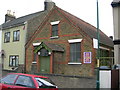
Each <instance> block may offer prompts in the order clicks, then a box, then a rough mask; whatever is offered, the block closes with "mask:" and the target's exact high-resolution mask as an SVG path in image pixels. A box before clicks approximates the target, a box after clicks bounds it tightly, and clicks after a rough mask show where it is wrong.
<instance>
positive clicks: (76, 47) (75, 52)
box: [70, 42, 81, 62]
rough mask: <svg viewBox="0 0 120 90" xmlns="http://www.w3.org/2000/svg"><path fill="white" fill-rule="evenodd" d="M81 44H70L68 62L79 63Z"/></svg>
mask: <svg viewBox="0 0 120 90" xmlns="http://www.w3.org/2000/svg"><path fill="white" fill-rule="evenodd" d="M80 47H81V43H80V42H77V43H70V62H80V54H81V48H80Z"/></svg>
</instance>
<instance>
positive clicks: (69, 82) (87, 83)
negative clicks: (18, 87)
mask: <svg viewBox="0 0 120 90" xmlns="http://www.w3.org/2000/svg"><path fill="white" fill-rule="evenodd" d="M7 73H13V72H11V71H2V75H3V76H4V75H6V74H7ZM37 75H42V76H47V77H49V78H50V79H51V80H52V81H53V82H54V83H55V84H56V85H57V86H58V88H62V89H63V88H95V87H96V76H95V77H80V76H67V75H54V74H38V73H37Z"/></svg>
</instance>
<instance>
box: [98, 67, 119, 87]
mask: <svg viewBox="0 0 120 90" xmlns="http://www.w3.org/2000/svg"><path fill="white" fill-rule="evenodd" d="M99 70H100V71H99V80H100V88H119V70H118V69H113V70H112V69H110V68H108V67H106V66H102V67H100V68H99Z"/></svg>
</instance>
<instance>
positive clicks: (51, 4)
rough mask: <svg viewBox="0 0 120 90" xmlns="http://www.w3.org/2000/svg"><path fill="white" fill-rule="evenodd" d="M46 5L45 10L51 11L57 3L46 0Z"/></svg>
mask: <svg viewBox="0 0 120 90" xmlns="http://www.w3.org/2000/svg"><path fill="white" fill-rule="evenodd" d="M44 5H45V6H44V10H51V9H52V8H53V7H54V6H55V3H54V2H52V0H45V1H44Z"/></svg>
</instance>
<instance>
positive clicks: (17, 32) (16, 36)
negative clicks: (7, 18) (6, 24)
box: [13, 30, 20, 41]
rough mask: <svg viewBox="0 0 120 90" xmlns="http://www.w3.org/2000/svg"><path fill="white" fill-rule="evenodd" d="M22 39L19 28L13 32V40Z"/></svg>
mask: <svg viewBox="0 0 120 90" xmlns="http://www.w3.org/2000/svg"><path fill="white" fill-rule="evenodd" d="M19 39H20V31H19V30H17V31H14V32H13V41H19Z"/></svg>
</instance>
